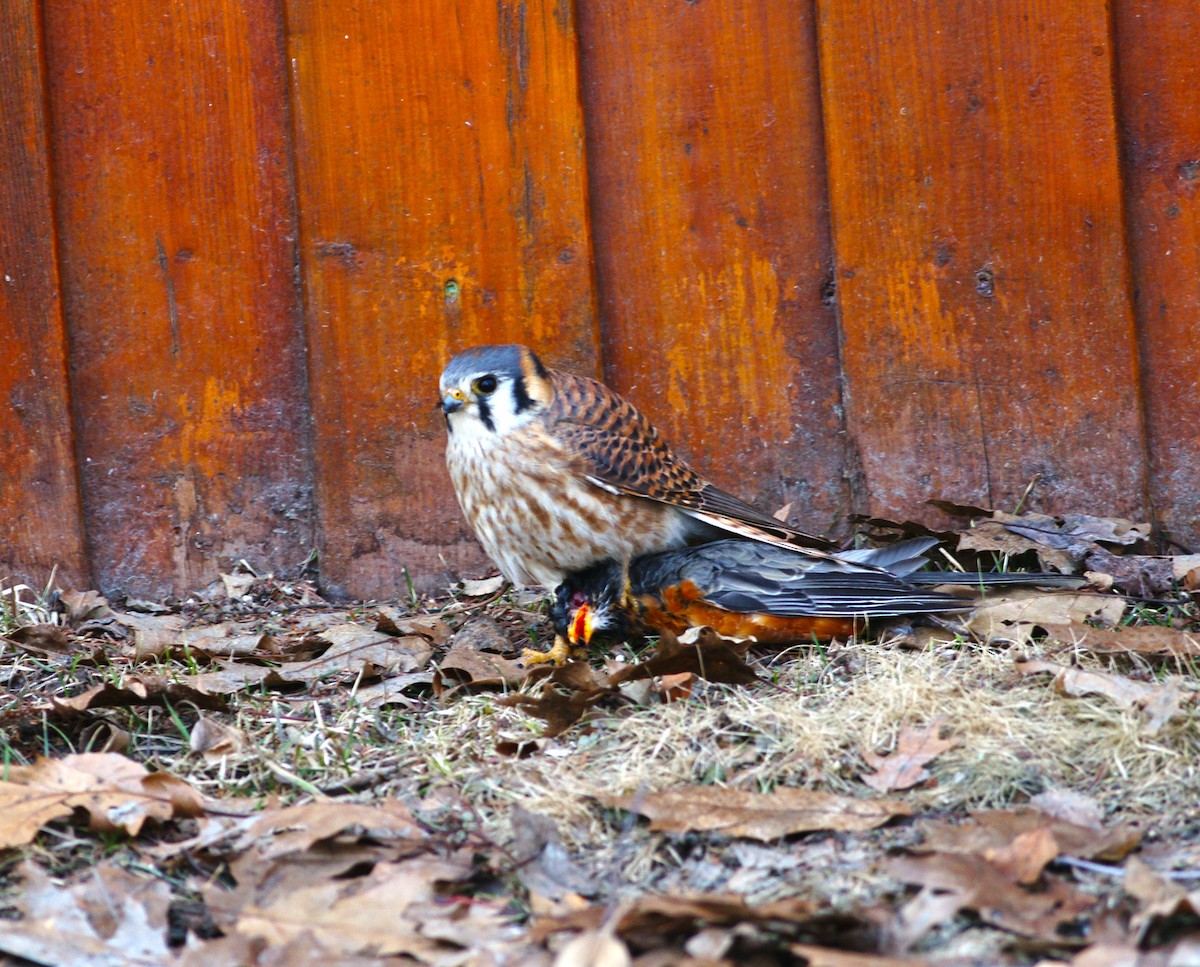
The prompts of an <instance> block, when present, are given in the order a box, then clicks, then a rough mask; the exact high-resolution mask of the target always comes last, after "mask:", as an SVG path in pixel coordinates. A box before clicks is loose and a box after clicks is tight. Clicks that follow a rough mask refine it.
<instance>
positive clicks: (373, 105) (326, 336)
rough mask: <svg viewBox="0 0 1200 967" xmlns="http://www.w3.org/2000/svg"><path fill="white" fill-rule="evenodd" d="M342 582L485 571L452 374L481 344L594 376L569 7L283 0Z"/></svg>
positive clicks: (328, 581)
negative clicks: (448, 402) (458, 462)
mask: <svg viewBox="0 0 1200 967" xmlns="http://www.w3.org/2000/svg"><path fill="white" fill-rule="evenodd" d="M287 9H288V50H289V58H290V63H291V65H292V71H293V90H294V112H295V123H296V131H297V172H298V197H299V203H300V213H301V217H300V227H301V235H300V238H301V265H302V268H303V275H304V280H305V293H306V300H305V301H306V311H307V317H308V331H309V338H310V345H311V364H310V370H311V386H312V395H313V401H314V402H313V405H314V418H315V420H314V425H315V432H316V438H315V440H316V453H317V485H318V495H319V503H320V517H321V570H322V576H323V580H324V582H325V585H326V587H327V588H328V589H329V590H331V591H334V592H338V591H341V592H346V593H349V594H352V595H355V596H395V595H396V594H398V593H400V594H403V593H404V577H403V574H402V571H403V569H407V570H408V572H409V573H410V575H411V576H412V577H413V578H414V579H415V580H418V581H420V582H422V583H425V584H427V585H428V584H436V583H438V582H443V586H444V579H445V575H446V570H447V567H449V568H450V569H452V570H456V569H463V568H479V567H482V566H483V560H484V559H483V557H482V553H481V551H480V550H479V548H478V545H477V544H476V543H475V541H474V538H473V537H472V536H470V533H469V531H468V529H467V527H466V524H465V522H464V521H463V519H462V515H461V513H460V511H459V509H458V505H457V503H456V502H455V499H454V496H453V491H452V490H451V487H450V480H449V477H448V475H447V473H446V469H445V462H444V447H445V429H444V422H443V419H442V415H441V413H440V411H439V410H438V409H437V405H436V404H437V403H438V389H437V378H438V375H439V373H440V372H441V369H442V367H443V366H444V365H445V363H446V361H447V359H448V358H449V357H450V356H451V355H453V354H454V353H455V352H457V351H459V350H461V349H464V348H466V347H467V346H470V345H474V344H478V343H483V342H508V341H511V342H521V341H523V342H527V343H529V344H531V345H533V346H534V347H535V348H537V349H539V350H542V351H544V355H545V356H546V357H547V361H548V362H550V363H552V364H560V365H564V366H569V367H571V368H574V369H577V370H582V371H585V372H587V371H597V369H598V363H597V359H596V342H597V339H596V334H595V318H594V315H595V314H594V310H593V297H592V292H591V271H592V270H591V252H590V245H589V236H588V224H587V212H586V179H585V172H584V153H583V133H582V121H581V115H580V109H579V97H578V89H577V78H576V59H577V51H576V46H575V33H574V31H575V26H574V23H573V19H572V18H573V13H572V5H571V4H570V3H567V2H559V0H531V2H508V0H500V2H498V3H468V4H463V3H461V2H452V0H428V2H422V3H394V2H391V0H336V2H335V0H289V2H288V5H287Z"/></svg>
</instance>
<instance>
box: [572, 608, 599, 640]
mask: <svg viewBox="0 0 1200 967" xmlns="http://www.w3.org/2000/svg"><path fill="white" fill-rule="evenodd" d="M594 617H595V612H594V611H593V610H592V606H591V605H589V604H581V605H580V606H579V609H578V610H577V611H576V612H575V615H574V616H573V617H572V618H571V627H570V628H569V629H567V640H568V641H570V642H571V644H572V645H574V646H575V647H584V648H586V647H587V646H588V645H589V644H591V641H592V633H593V632H594V631H595V630H596V629H595V623H594V621H593V618H594Z"/></svg>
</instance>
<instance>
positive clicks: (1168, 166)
mask: <svg viewBox="0 0 1200 967" xmlns="http://www.w3.org/2000/svg"><path fill="white" fill-rule="evenodd" d="M1113 13H1114V16H1115V24H1114V26H1115V28H1116V40H1117V67H1118V72H1117V78H1118V85H1119V98H1118V103H1119V104H1120V111H1121V133H1122V147H1123V155H1124V158H1123V160H1124V166H1125V177H1126V202H1127V213H1128V215H1127V217H1128V219H1129V237H1130V243H1131V255H1132V262H1133V271H1134V291H1135V292H1136V293H1137V296H1136V302H1135V309H1136V312H1137V319H1138V334H1139V340H1140V348H1141V360H1142V381H1143V387H1144V391H1145V402H1146V423H1147V433H1148V436H1149V443H1150V447H1149V449H1150V495H1151V500H1152V502H1153V505H1154V509H1155V512H1156V513H1157V515H1158V517H1159V518H1160V519H1161V520H1162V521H1163V522H1164V524H1165V527H1166V530H1167V533H1168V534H1169V535H1170V536H1171V537H1173V538H1174V539H1175V540H1178V541H1181V542H1182V543H1184V544H1185V545H1187V546H1190V547H1191V548H1192V549H1193V550H1195V549H1200V470H1198V468H1200V419H1197V417H1196V401H1197V400H1200V338H1197V326H1196V320H1197V319H1198V318H1200V110H1197V91H1200V56H1198V55H1197V51H1200V9H1198V8H1197V6H1196V4H1194V3H1191V2H1189V0H1175V2H1171V3H1150V2H1148V0H1127V2H1122V3H1118V4H1116V5H1115V6H1114V8H1113Z"/></svg>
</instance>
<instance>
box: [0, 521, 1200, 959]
mask: <svg viewBox="0 0 1200 967" xmlns="http://www.w3.org/2000/svg"><path fill="white" fill-rule="evenodd" d="M875 523H876V524H878V523H879V522H875ZM1144 537H1145V534H1144V532H1143V531H1142V530H1140V529H1139V528H1138V527H1136V526H1134V525H1132V524H1129V522H1121V521H1106V520H1099V519H1096V518H1080V517H1074V518H1048V517H1041V516H1036V515H1027V516H1025V517H1020V518H1014V517H1009V516H1008V515H990V516H984V515H981V520H980V522H979V523H978V524H977V525H976V526H974V527H971V528H969V529H967V530H966V531H964V533H963V534H962V535H960V536H958V537H957V538H956V544H954V543H952V544H951V545H950V546H951V547H955V546H956V545H957V550H956V551H955V552H954V553H955V556H956V559H957V560H960V561H963V562H964V563H965V564H966V566H968V567H974V566H977V565H978V564H979V563H980V559H982V560H983V561H984V562H985V563H995V562H996V561H997V559H999V560H1000V563H1002V564H1005V565H1007V566H1013V565H1016V564H1024V565H1027V566H1030V567H1043V568H1053V569H1058V570H1064V571H1072V572H1079V573H1081V572H1090V575H1089V576H1090V579H1091V587H1090V588H1089V589H1087V590H1084V591H1080V592H1054V593H1045V592H1039V591H1018V592H1011V593H1006V594H1004V595H999V594H987V595H986V596H985V600H984V603H983V605H982V606H981V607H980V608H979V609H978V610H977V611H976V612H975V613H974V615H973V616H972V617H971V619H970V621H969V622H968V623H967V626H966V627H965V628H963V629H962V631H961V633H958V634H955V633H952V632H949V631H946V630H943V629H931V628H917V629H893V630H892V631H889V632H887V633H884V634H881V635H879V636H878V637H877V638H873V639H864V640H850V641H842V642H834V643H830V644H826V645H810V646H804V647H796V648H793V649H789V650H787V651H783V652H780V651H774V652H772V651H763V650H758V649H755V648H753V647H751V646H748V643H745V642H732V641H728V640H723V639H720V638H719V637H718V636H716V635H713V634H711V633H708V632H704V633H700V634H692V635H688V636H684V637H683V638H681V639H678V640H677V639H674V638H672V637H671V636H666V637H664V638H663V639H662V640H661V641H658V642H655V643H652V644H651V645H650V646H647V647H640V648H639V649H638V650H636V651H634V650H631V649H630V648H629V647H622V648H619V649H616V650H615V651H614V652H613V653H611V654H608V655H603V654H601V655H597V656H596V658H595V660H594V661H593V662H592V663H576V664H571V665H568V666H565V667H563V668H559V669H548V668H545V667H539V668H536V669H533V670H530V669H528V668H526V667H523V666H522V665H521V664H520V662H519V661H518V660H517V656H518V655H519V653H520V650H521V648H522V647H525V646H528V645H530V644H531V643H534V642H539V643H541V644H542V645H544V644H545V643H546V642H547V639H548V629H547V628H546V621H545V617H544V614H543V603H542V601H541V600H540V599H539V598H538V597H537V596H536V595H530V594H524V593H516V594H514V593H507V594H505V593H502V592H501V589H500V586H499V584H498V582H489V581H487V580H481V581H476V582H468V583H466V584H465V585H464V586H463V587H462V588H460V589H459V591H458V592H457V593H455V594H452V595H451V596H449V597H448V598H442V599H437V600H435V599H413V600H410V601H408V602H406V603H404V604H396V603H395V602H389V603H386V604H382V605H373V606H359V607H356V608H350V609H347V608H336V607H330V606H328V605H326V604H325V603H324V602H322V601H321V600H320V598H319V597H318V596H317V595H316V593H315V592H314V591H313V589H312V588H311V587H310V586H309V585H307V584H305V583H304V582H299V581H297V582H291V583H288V582H283V581H279V580H275V579H272V578H269V577H258V576H256V575H254V574H252V573H245V574H235V575H227V576H225V577H224V578H223V580H222V582H221V583H220V584H218V585H216V586H214V587H213V588H210V589H208V590H207V591H206V592H205V593H204V594H198V595H196V596H195V597H194V598H192V599H190V600H189V601H187V602H183V603H181V604H180V605H179V606H177V607H166V606H160V605H157V604H155V603H151V602H139V601H128V600H127V601H124V602H123V603H121V606H120V607H118V606H116V605H115V604H114V603H110V602H108V601H106V600H104V599H103V598H102V597H100V596H99V595H98V594H95V593H94V592H65V593H63V594H61V595H60V596H57V597H56V598H53V599H52V596H47V595H34V594H32V593H31V592H30V591H29V590H28V589H15V590H13V589H9V590H7V591H6V592H5V593H4V596H3V597H2V598H0V602H2V603H3V605H4V610H3V621H4V625H3V626H2V627H3V630H4V632H5V635H4V637H3V639H0V647H2V648H3V653H4V657H5V659H6V660H5V663H4V672H3V675H4V684H3V687H4V689H5V695H4V701H3V705H2V707H0V730H2V732H0V739H2V741H3V744H4V755H5V763H6V768H5V771H4V774H3V781H2V782H0V799H2V801H3V805H4V808H3V809H0V843H2V845H3V846H4V847H5V848H6V852H5V854H4V856H5V863H4V868H3V869H4V873H5V883H6V884H7V891H6V893H5V900H4V902H5V903H6V904H7V909H6V910H5V915H4V917H3V918H0V950H3V951H5V952H7V953H9V954H10V955H14V956H17V957H23V958H26V959H28V960H30V961H34V962H38V963H55V964H73V963H79V964H83V963H87V964H110V963H111V964H126V963H137V964H143V963H144V964H161V963H182V964H189V963H197V964H199V963H245V964H281V965H289V964H308V963H317V962H321V963H328V962H337V963H346V964H358V963H362V964H370V963H417V964H446V965H457V964H480V965H486V964H531V965H538V964H547V965H549V964H561V965H563V967H579V965H584V967H587V965H608V964H628V963H636V964H640V965H658V964H681V963H682V964H696V965H700V964H707V965H711V964H743V963H747V964H761V965H771V964H812V965H846V964H878V965H901V964H913V965H916V964H1038V963H1046V964H1049V963H1070V964H1076V965H1079V967H1104V965H1118V964H1119V965H1155V964H1164V965H1165V964H1187V963H1195V962H1200V961H1198V960H1197V958H1198V957H1200V916H1198V912H1200V773H1198V761H1200V756H1198V753H1200V726H1198V722H1197V716H1196V697H1197V694H1198V693H1200V679H1198V678H1197V674H1196V670H1197V669H1196V661H1197V656H1198V655H1200V608H1198V606H1197V588H1198V587H1200V559H1198V558H1196V557H1186V556H1181V555H1175V556H1173V557H1172V556H1169V557H1157V556H1149V555H1145V554H1141V553H1138V551H1140V550H1141V549H1143V544H1142V543H1141V542H1142V541H1143V539H1144ZM1114 561H1115V564H1114V563H1113V562H1114ZM1114 589H1115V590H1114ZM1116 591H1123V592H1125V594H1126V595H1134V596H1136V598H1135V599H1132V600H1131V599H1130V598H1129V597H1124V596H1121V595H1119V594H1117V593H1115V592H1116Z"/></svg>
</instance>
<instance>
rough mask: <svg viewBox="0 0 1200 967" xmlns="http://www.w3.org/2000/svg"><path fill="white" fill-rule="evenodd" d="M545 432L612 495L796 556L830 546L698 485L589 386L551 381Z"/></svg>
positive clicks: (606, 392)
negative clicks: (642, 501)
mask: <svg viewBox="0 0 1200 967" xmlns="http://www.w3.org/2000/svg"><path fill="white" fill-rule="evenodd" d="M553 379H554V388H555V398H554V403H553V404H552V406H551V407H550V409H549V411H548V412H547V430H548V431H549V432H550V433H551V434H552V435H553V437H554V438H555V439H556V440H558V441H559V442H560V443H561V444H562V445H563V446H564V447H565V448H566V449H567V450H568V451H569V452H570V453H571V455H572V456H573V457H574V459H575V460H576V469H577V471H578V472H579V473H580V474H581V475H583V476H584V477H586V478H587V479H588V480H589V481H591V483H593V484H594V485H595V486H597V487H601V488H603V489H604V490H607V491H609V492H610V493H613V494H619V495H623V496H629V497H641V498H644V499H646V500H654V501H658V502H659V503H663V504H668V505H670V506H672V507H676V508H678V509H679V510H680V511H682V512H683V513H685V514H687V515H689V516H690V517H692V518H693V519H695V520H697V521H699V522H701V523H702V524H707V525H709V526H710V527H715V528H717V529H718V530H719V531H723V532H725V533H727V534H735V535H737V536H739V537H744V538H748V539H750V540H754V541H762V542H764V543H767V544H773V545H776V546H779V547H788V548H793V549H795V550H798V551H800V552H801V553H810V554H814V556H816V557H821V556H823V553H814V552H813V549H814V548H820V549H822V550H824V549H828V548H830V547H832V546H833V545H832V544H831V543H830V542H829V541H827V540H825V539H824V538H822V537H816V536H814V535H812V534H806V533H805V532H804V531H801V530H798V529H796V528H794V527H790V526H788V525H787V524H784V523H781V522H780V521H778V520H776V519H775V518H773V517H770V516H768V515H767V514H764V513H762V512H761V511H759V510H756V509H755V508H754V507H751V506H750V505H749V504H747V503H746V502H745V501H743V500H739V499H738V498H737V497H735V496H733V494H730V493H727V492H726V491H724V490H722V489H720V488H719V487H716V486H714V485H713V484H711V483H709V482H708V481H706V480H704V478H702V477H701V476H700V475H699V474H698V473H696V471H695V470H693V469H692V468H691V467H690V466H689V465H688V464H687V463H686V462H685V461H683V460H681V459H680V458H679V457H677V456H675V454H674V453H672V452H671V449H670V447H668V446H667V445H666V443H664V442H663V440H662V438H661V437H660V436H659V435H658V431H657V430H656V429H655V428H654V425H653V424H652V423H650V421H649V420H647V419H646V418H645V417H644V416H643V415H642V414H641V412H639V411H638V410H637V409H636V408H635V407H634V406H633V405H631V404H630V403H628V402H626V401H625V400H623V399H621V397H619V396H617V395H616V394H615V393H613V392H612V391H611V390H610V389H608V388H607V387H606V386H604V385H603V384H601V383H598V382H596V381H595V380H590V379H587V378H585V377H581V376H574V375H571V374H569V373H554V374H553Z"/></svg>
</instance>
